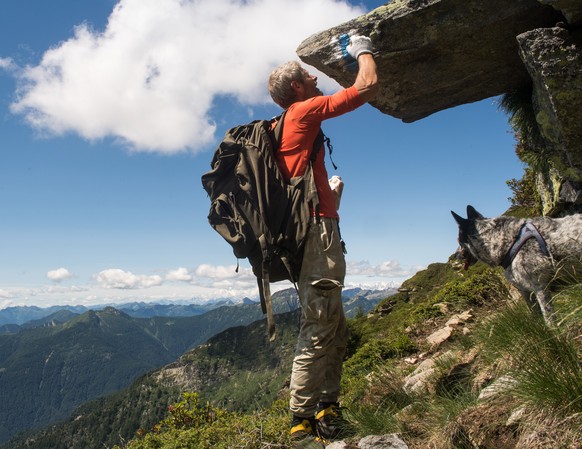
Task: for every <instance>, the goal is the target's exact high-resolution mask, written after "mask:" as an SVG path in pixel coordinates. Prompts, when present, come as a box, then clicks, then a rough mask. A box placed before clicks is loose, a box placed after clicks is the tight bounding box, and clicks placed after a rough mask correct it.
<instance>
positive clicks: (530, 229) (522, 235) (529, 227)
mask: <svg viewBox="0 0 582 449" xmlns="http://www.w3.org/2000/svg"><path fill="white" fill-rule="evenodd" d="M531 238H535V239H536V240H537V241H538V245H540V250H541V251H542V254H543V255H544V256H547V257H550V252H549V251H548V245H546V241H545V240H544V238H543V237H542V235H541V234H540V231H538V228H536V227H535V226H534V224H533V222H532V221H531V220H527V221H526V222H525V223H524V225H523V226H522V227H521V229H520V230H519V235H518V236H517V239H515V242H513V245H512V247H511V248H509V251H508V252H507V254H506V255H505V257H504V258H503V261H502V262H501V266H502V267H503V268H507V267H509V266H510V265H511V262H513V259H514V258H515V256H517V253H519V250H520V249H521V247H522V246H523V245H524V243H525V242H527V241H528V240H529V239H531Z"/></svg>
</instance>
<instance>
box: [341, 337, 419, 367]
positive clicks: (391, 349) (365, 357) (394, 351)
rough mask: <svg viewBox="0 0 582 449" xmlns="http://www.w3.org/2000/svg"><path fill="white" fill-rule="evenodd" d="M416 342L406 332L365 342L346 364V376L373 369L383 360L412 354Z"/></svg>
mask: <svg viewBox="0 0 582 449" xmlns="http://www.w3.org/2000/svg"><path fill="white" fill-rule="evenodd" d="M415 349H416V346H415V344H414V343H413V342H412V340H411V339H410V337H409V336H408V335H407V334H405V333H404V332H395V333H392V334H391V335H390V336H389V337H385V338H380V339H376V340H371V341H369V342H367V343H364V344H363V345H362V346H361V347H360V348H359V350H358V351H357V352H356V353H355V354H354V355H353V356H352V357H351V358H349V359H348V360H347V362H346V363H345V365H344V372H345V374H346V376H354V375H358V374H362V373H364V374H365V373H367V372H370V371H373V369H374V368H375V367H376V366H377V365H379V364H381V363H382V362H384V361H386V360H388V359H390V358H394V357H402V356H403V355H406V354H410V353H411V352H412V351H414V350H415Z"/></svg>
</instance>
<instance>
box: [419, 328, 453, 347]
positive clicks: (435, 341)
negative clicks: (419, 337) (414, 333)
mask: <svg viewBox="0 0 582 449" xmlns="http://www.w3.org/2000/svg"><path fill="white" fill-rule="evenodd" d="M452 333H453V330H452V329H451V328H450V327H448V326H445V327H443V328H442V329H439V330H438V331H436V332H434V333H432V334H430V335H429V336H428V337H426V341H427V342H428V343H429V344H430V345H431V346H439V345H440V344H441V343H442V342H444V341H446V340H448V338H449V337H450V336H451V334H452Z"/></svg>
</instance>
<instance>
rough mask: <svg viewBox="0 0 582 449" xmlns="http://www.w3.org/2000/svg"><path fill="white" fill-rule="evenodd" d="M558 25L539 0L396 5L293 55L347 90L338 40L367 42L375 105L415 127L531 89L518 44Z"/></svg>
mask: <svg viewBox="0 0 582 449" xmlns="http://www.w3.org/2000/svg"><path fill="white" fill-rule="evenodd" d="M559 20H563V19H562V17H561V15H560V14H559V13H558V12H557V11H556V10H555V9H553V8H552V7H551V6H547V5H542V4H541V3H540V2H538V1H537V0H394V1H392V2H390V3H387V4H386V5H384V6H381V7H380V8H377V9H376V10H374V11H372V12H370V13H368V14H367V15H364V16H361V17H358V18H356V19H354V20H352V21H350V22H347V23H344V24H342V25H339V26H337V27H335V28H332V29H329V30H326V31H322V32H320V33H318V34H316V35H313V36H311V37H309V38H308V39H307V40H305V41H304V42H303V43H302V44H301V45H300V46H299V48H298V49H297V54H298V55H299V57H300V58H301V60H303V61H304V62H305V63H307V64H310V65H312V66H314V67H316V68H317V69H319V70H320V71H322V72H324V73H325V74H327V75H329V76H330V77H331V78H333V79H335V80H337V81H338V82H339V83H340V84H341V85H343V86H349V85H351V84H352V83H353V81H354V79H355V73H354V71H353V70H350V67H348V66H346V65H345V64H344V63H343V61H342V60H341V58H339V57H338V48H339V47H338V46H339V44H338V37H339V36H340V35H342V34H344V33H348V32H350V31H351V30H355V31H356V32H357V33H359V34H364V35H367V36H370V37H371V38H372V41H373V43H374V45H375V47H376V49H377V57H376V61H377V64H378V67H379V74H380V93H379V95H378V97H377V99H376V100H375V101H374V102H373V103H372V105H373V106H375V107H376V108H378V109H379V110H380V111H382V112H384V113H386V114H389V115H391V116H393V117H397V118H400V119H402V120H403V121H404V122H413V121H415V120H419V119H421V118H423V117H426V116H428V115H430V114H432V113H434V112H437V111H440V110H443V109H446V108H450V107H453V106H457V105H461V104H465V103H470V102H474V101H478V100H481V99H484V98H488V97H491V96H495V95H499V94H502V93H504V92H508V91H511V90H513V89H516V88H517V87H519V86H522V85H523V84H524V83H527V82H529V76H528V73H527V71H526V69H525V67H524V65H523V63H522V61H521V60H520V57H519V54H518V47H517V42H516V39H515V37H516V36H517V35H518V34H520V33H523V32H525V31H529V30H532V29H535V28H541V27H547V26H553V25H554V24H555V23H556V22H557V21H559Z"/></svg>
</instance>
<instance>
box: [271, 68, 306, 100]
mask: <svg viewBox="0 0 582 449" xmlns="http://www.w3.org/2000/svg"><path fill="white" fill-rule="evenodd" d="M304 74H305V69H304V68H303V67H301V64H299V62H297V61H289V62H286V63H285V64H282V65H280V66H279V67H277V68H276V69H275V70H273V71H272V72H271V75H270V76H269V93H270V94H271V98H272V99H273V101H274V102H275V103H277V104H278V105H279V106H281V107H282V108H283V109H287V108H288V107H289V106H291V105H292V104H293V103H294V102H295V92H294V91H293V88H292V87H291V81H299V82H302V81H303V79H304Z"/></svg>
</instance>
